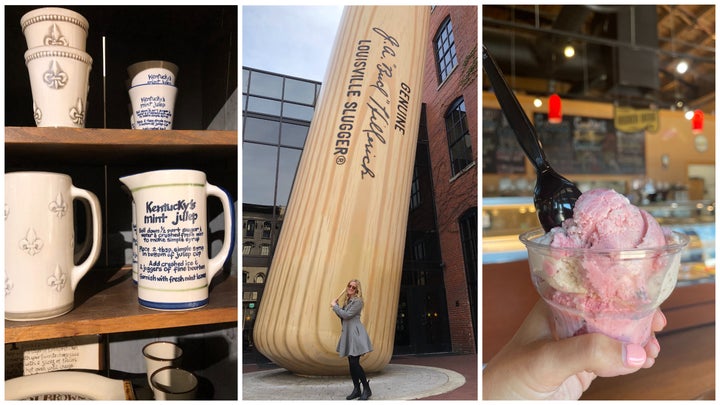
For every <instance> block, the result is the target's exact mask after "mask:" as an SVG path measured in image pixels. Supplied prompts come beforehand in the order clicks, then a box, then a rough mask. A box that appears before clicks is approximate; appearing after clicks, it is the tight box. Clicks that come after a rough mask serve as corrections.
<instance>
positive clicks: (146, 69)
mask: <svg viewBox="0 0 720 405" xmlns="http://www.w3.org/2000/svg"><path fill="white" fill-rule="evenodd" d="M179 70H180V68H179V67H178V66H177V65H176V64H174V63H172V62H168V61H165V60H145V61H142V62H137V63H133V64H132V65H130V66H128V68H127V72H128V77H129V78H130V79H129V80H130V83H131V86H137V85H139V84H168V85H171V86H174V85H175V78H176V77H177V74H178V71H179Z"/></svg>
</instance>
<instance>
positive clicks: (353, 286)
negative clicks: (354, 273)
mask: <svg viewBox="0 0 720 405" xmlns="http://www.w3.org/2000/svg"><path fill="white" fill-rule="evenodd" d="M348 288H352V289H353V290H355V291H357V286H356V285H350V284H348Z"/></svg>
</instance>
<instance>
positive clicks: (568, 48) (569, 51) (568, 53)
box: [563, 45, 575, 59]
mask: <svg viewBox="0 0 720 405" xmlns="http://www.w3.org/2000/svg"><path fill="white" fill-rule="evenodd" d="M563 54H564V55H565V57H566V58H568V59H570V58H572V57H573V56H575V48H574V47H573V46H572V45H565V49H563Z"/></svg>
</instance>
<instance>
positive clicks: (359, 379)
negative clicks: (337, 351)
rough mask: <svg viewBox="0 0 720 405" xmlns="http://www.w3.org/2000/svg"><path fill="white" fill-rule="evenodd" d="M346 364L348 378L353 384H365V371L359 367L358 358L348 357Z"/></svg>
mask: <svg viewBox="0 0 720 405" xmlns="http://www.w3.org/2000/svg"><path fill="white" fill-rule="evenodd" d="M348 363H349V364H350V378H352V381H353V384H357V385H360V383H363V384H366V383H367V379H366V377H365V370H363V368H362V366H361V365H360V356H348Z"/></svg>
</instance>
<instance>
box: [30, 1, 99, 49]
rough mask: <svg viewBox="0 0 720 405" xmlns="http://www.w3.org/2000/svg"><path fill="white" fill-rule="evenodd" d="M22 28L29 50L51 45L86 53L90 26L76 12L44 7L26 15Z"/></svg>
mask: <svg viewBox="0 0 720 405" xmlns="http://www.w3.org/2000/svg"><path fill="white" fill-rule="evenodd" d="M20 26H21V27H22V30H23V34H25V42H27V46H28V49H32V48H36V47H39V46H48V45H51V46H64V47H71V48H75V49H77V50H80V51H84V50H85V42H86V41H87V35H88V29H89V27H90V24H88V21H87V19H85V17H83V16H82V15H80V14H79V13H76V12H75V11H72V10H68V9H65V8H59V7H44V8H38V9H35V10H32V11H29V12H27V13H25V15H23V16H22V17H21V18H20Z"/></svg>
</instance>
